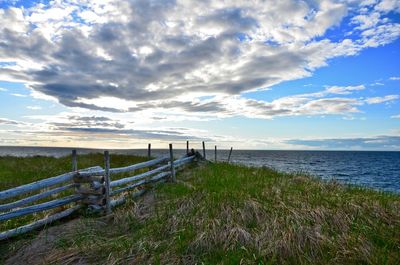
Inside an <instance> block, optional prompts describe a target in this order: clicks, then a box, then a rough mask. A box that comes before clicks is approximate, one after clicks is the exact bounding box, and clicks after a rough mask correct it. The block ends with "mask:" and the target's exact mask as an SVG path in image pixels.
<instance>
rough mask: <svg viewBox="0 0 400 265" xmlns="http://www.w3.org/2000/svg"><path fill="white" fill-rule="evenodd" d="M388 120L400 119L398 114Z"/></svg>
mask: <svg viewBox="0 0 400 265" xmlns="http://www.w3.org/2000/svg"><path fill="white" fill-rule="evenodd" d="M390 118H392V119H400V114H397V115H393V116H390Z"/></svg>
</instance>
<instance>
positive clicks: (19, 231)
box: [0, 205, 82, 240]
mask: <svg viewBox="0 0 400 265" xmlns="http://www.w3.org/2000/svg"><path fill="white" fill-rule="evenodd" d="M81 207H82V206H81V205H76V206H74V207H71V208H69V209H67V210H64V211H62V212H59V213H56V214H53V215H50V216H48V217H46V218H43V219H40V220H38V221H35V222H33V223H30V224H27V225H24V226H20V227H18V228H14V229H11V230H8V231H4V232H2V233H0V240H4V239H7V238H10V237H14V236H17V235H20V234H24V233H27V232H29V231H32V230H35V229H37V228H39V227H42V226H44V225H47V224H50V223H52V222H54V221H57V220H59V219H61V218H64V217H67V216H69V215H71V214H72V213H74V212H75V211H77V210H78V209H79V208H81Z"/></svg>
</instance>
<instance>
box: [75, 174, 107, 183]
mask: <svg viewBox="0 0 400 265" xmlns="http://www.w3.org/2000/svg"><path fill="white" fill-rule="evenodd" d="M73 180H74V182H75V183H93V182H100V183H103V182H104V181H105V177H104V176H90V175H86V176H83V175H81V174H77V175H75V176H74V178H73Z"/></svg>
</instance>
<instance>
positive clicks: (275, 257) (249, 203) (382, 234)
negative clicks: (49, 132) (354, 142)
mask: <svg viewBox="0 0 400 265" xmlns="http://www.w3.org/2000/svg"><path fill="white" fill-rule="evenodd" d="M0 176H1V175H0ZM46 231H47V232H45V231H43V232H41V233H40V234H39V235H38V233H34V234H33V235H31V236H30V237H28V239H26V238H21V237H20V238H18V239H16V240H11V241H8V242H5V243H3V246H2V247H1V248H2V250H1V253H0V254H2V256H3V257H5V259H6V258H10V259H9V260H8V263H9V264H12V263H15V261H17V260H18V261H20V262H22V263H23V262H25V263H26V261H31V262H32V261H37V262H42V263H43V264H49V263H53V264H74V263H80V264H87V263H89V264H399V263H400V196H399V195H395V194H390V193H382V192H376V191H372V190H367V189H362V188H355V187H348V186H343V185H340V184H338V183H335V182H322V181H319V180H317V179H314V178H312V177H309V176H303V175H289V174H283V173H279V172H276V171H273V170H271V169H268V168H251V167H244V166H237V165H230V164H226V163H217V164H202V165H200V166H196V165H191V166H190V171H185V172H183V173H180V174H178V183H166V184H160V185H157V186H155V188H154V190H153V191H150V192H148V193H147V194H146V195H145V196H144V197H143V198H141V199H139V200H136V201H130V202H129V203H127V204H125V205H123V206H121V207H119V208H116V209H115V210H114V215H113V217H112V218H111V219H110V218H97V217H94V216H86V217H83V218H80V219H78V220H73V221H70V222H67V223H65V224H62V225H59V226H53V227H51V228H50V229H48V230H46ZM46 233H47V234H46ZM46 238H47V239H46ZM48 238H51V240H49V239H48ZM38 245H41V246H42V248H41V249H40V248H39V250H38V249H37V247H38ZM35 247H36V248H35ZM43 249H45V250H46V251H43Z"/></svg>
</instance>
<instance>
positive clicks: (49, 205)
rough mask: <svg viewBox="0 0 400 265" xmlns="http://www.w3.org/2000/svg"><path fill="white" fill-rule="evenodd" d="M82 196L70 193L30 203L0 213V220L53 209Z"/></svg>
mask: <svg viewBox="0 0 400 265" xmlns="http://www.w3.org/2000/svg"><path fill="white" fill-rule="evenodd" d="M83 197H84V196H82V195H80V194H74V195H70V196H67V197H64V198H61V199H55V200H52V201H48V202H44V203H41V204H37V205H32V206H28V207H25V208H20V209H17V210H14V211H11V212H8V213H3V214H0V221H4V220H8V219H12V218H16V217H19V216H23V215H27V214H31V213H37V212H41V211H45V210H50V209H53V208H56V207H59V206H63V205H66V204H69V203H71V202H76V201H79V200H81V199H82V198H83Z"/></svg>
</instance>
